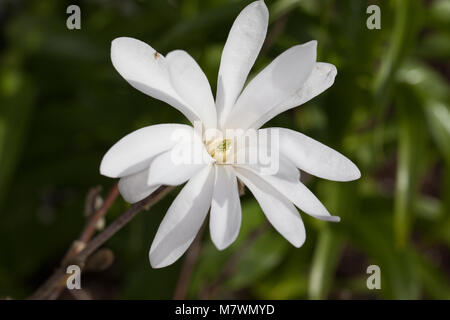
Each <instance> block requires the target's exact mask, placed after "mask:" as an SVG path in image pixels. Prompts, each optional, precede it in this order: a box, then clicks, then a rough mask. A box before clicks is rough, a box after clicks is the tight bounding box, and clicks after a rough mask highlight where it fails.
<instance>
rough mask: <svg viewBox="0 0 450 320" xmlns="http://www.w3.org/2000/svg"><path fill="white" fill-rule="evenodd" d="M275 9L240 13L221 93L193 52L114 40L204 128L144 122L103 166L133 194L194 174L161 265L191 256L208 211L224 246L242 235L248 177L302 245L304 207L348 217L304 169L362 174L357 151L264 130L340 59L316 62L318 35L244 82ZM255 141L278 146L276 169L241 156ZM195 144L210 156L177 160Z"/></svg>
mask: <svg viewBox="0 0 450 320" xmlns="http://www.w3.org/2000/svg"><path fill="white" fill-rule="evenodd" d="M268 16H269V15H268V10H267V7H266V5H265V4H264V1H255V2H253V3H251V4H250V5H248V6H247V7H246V8H244V9H243V10H242V12H241V13H240V14H239V16H238V17H237V18H236V20H235V21H234V24H233V26H232V28H231V31H230V33H229V36H228V39H227V41H226V43H225V47H224V49H223V52H222V58H221V62H220V69H219V76H218V82H217V83H218V84H217V94H216V99H215V101H214V98H213V95H212V92H211V88H210V85H209V82H208V80H207V78H206V76H205V74H204V73H203V72H202V70H201V68H200V67H199V66H198V64H197V63H196V62H195V61H194V59H193V58H192V57H191V56H190V55H189V54H188V53H187V52H185V51H182V50H175V51H172V52H169V53H168V54H167V55H166V56H165V57H164V56H163V55H162V54H160V53H158V52H157V51H155V49H153V48H152V47H151V46H149V45H148V44H146V43H144V42H141V41H139V40H136V39H132V38H117V39H115V40H114V41H113V42H112V46H111V59H112V63H113V65H114V67H115V68H116V70H117V71H118V72H119V73H120V75H121V76H122V77H123V78H124V79H125V80H126V81H128V83H129V84H131V85H132V86H133V87H134V88H136V89H138V90H140V91H142V92H143V93H145V94H147V95H149V96H151V97H154V98H156V99H159V100H162V101H164V102H166V103H168V104H170V105H171V106H173V107H175V108H176V109H178V110H179V111H180V112H181V113H183V114H184V115H185V116H186V118H187V119H188V120H189V121H190V122H191V123H192V124H196V125H195V126H194V127H199V130H196V129H195V128H194V127H193V126H189V125H185V124H159V125H153V126H148V127H144V128H141V129H139V130H137V131H134V132H132V133H130V134H129V135H127V136H125V137H124V138H122V139H121V140H120V141H119V142H117V143H116V144H115V145H114V146H113V147H112V148H111V149H110V150H109V151H108V152H107V153H106V155H105V156H104V158H103V160H102V163H101V166H100V172H101V174H103V175H105V176H108V177H112V178H120V181H119V190H120V193H121V194H122V196H123V197H124V199H125V200H126V201H128V202H130V203H134V202H137V201H140V200H142V199H144V198H145V197H147V196H148V195H150V194H151V193H152V192H154V191H155V190H156V189H157V188H159V187H160V186H161V185H173V186H175V185H180V184H183V183H185V182H186V181H187V183H186V185H185V186H184V187H183V189H182V190H181V192H180V193H179V194H178V196H177V197H176V199H175V200H174V201H173V203H172V205H171V206H170V208H169V209H168V212H167V214H166V215H165V217H164V219H163V220H162V222H161V224H160V226H159V229H158V231H157V234H156V236H155V238H154V240H153V243H152V245H151V248H150V253H149V257H150V263H151V265H152V267H154V268H161V267H165V266H167V265H170V264H172V263H174V262H175V261H176V260H177V259H178V258H180V256H181V255H183V253H184V252H185V251H186V250H187V248H188V247H189V246H190V244H191V243H192V241H193V240H194V238H195V236H196V234H197V232H198V231H199V229H200V227H201V225H202V224H203V222H204V220H205V218H206V216H207V214H208V211H209V212H210V218H209V229H210V234H211V239H212V241H213V243H214V244H215V246H216V247H217V248H218V249H219V250H223V249H225V248H226V247H228V246H229V245H230V244H231V243H233V241H234V240H235V239H236V237H237V235H238V233H239V229H240V226H241V204H240V199H239V192H238V179H239V180H240V181H242V182H243V183H244V184H245V185H246V186H247V188H248V189H249V190H250V191H251V193H252V194H253V195H254V197H255V198H256V200H257V201H258V203H259V205H260V207H261V209H262V211H263V212H264V214H265V215H266V217H267V219H268V220H269V221H270V223H271V224H272V225H273V226H274V228H275V229H276V230H277V231H278V232H279V233H280V234H281V235H282V236H283V237H285V238H286V239H287V240H288V241H289V242H290V243H292V244H293V245H294V246H296V247H300V246H301V245H302V244H303V243H304V241H305V228H304V225H303V222H302V219H301V217H300V214H299V213H298V211H297V209H296V207H298V208H299V209H300V210H302V211H303V212H305V213H307V214H309V215H311V216H313V217H316V218H318V219H322V220H328V221H339V217H335V216H331V215H330V213H329V212H328V211H327V209H326V208H325V207H324V206H323V205H322V203H321V202H320V201H319V200H318V199H317V198H316V197H315V196H314V195H313V194H312V193H311V191H309V190H308V188H307V187H306V186H305V185H304V184H302V183H301V182H300V171H299V169H301V170H303V171H306V172H308V173H310V174H312V175H314V176H317V177H320V178H324V179H329V180H335V181H350V180H354V179H358V178H359V177H360V172H359V170H358V168H357V167H356V166H355V165H354V164H353V163H352V162H351V161H350V160H348V159H347V158H346V157H344V156H343V155H341V154H340V153H338V152H337V151H334V150H333V149H331V148H329V147H327V146H325V145H323V144H321V143H320V142H318V141H315V140H313V139H311V138H309V137H307V136H305V135H303V134H301V133H299V132H296V131H293V130H290V129H284V128H265V129H260V127H261V126H262V125H263V124H265V123H266V122H267V121H269V120H270V119H272V118H273V117H275V116H276V115H278V114H280V113H281V112H283V111H286V110H288V109H291V108H293V107H296V106H299V105H301V104H303V103H305V102H307V101H308V100H310V99H312V98H313V97H315V96H317V95H318V94H320V93H321V92H323V91H324V90H326V89H327V88H329V87H330V86H331V85H332V84H333V82H334V78H335V76H336V73H337V71H336V68H335V67H334V66H333V65H332V64H329V63H323V62H316V47H317V42H316V41H310V42H308V43H305V44H302V45H296V46H293V47H291V48H289V49H288V50H286V51H285V52H283V53H282V54H280V55H279V56H278V57H277V58H275V59H274V60H273V61H272V62H271V63H270V64H269V65H268V66H267V67H266V68H265V69H263V70H262V71H261V72H260V73H259V74H257V75H256V77H254V78H253V79H252V80H251V81H250V82H249V83H248V84H247V85H246V86H245V87H244V84H245V82H246V79H247V76H248V74H249V72H250V70H251V68H252V66H253V64H254V62H255V60H256V57H257V55H258V53H259V51H260V50H261V47H262V45H263V42H264V39H265V37H266V32H267V25H268ZM230 129H234V130H241V132H242V131H244V132H247V131H253V132H255V133H256V134H257V135H258V137H259V136H262V135H263V134H265V135H273V136H276V137H277V139H276V141H275V143H274V142H273V140H271V143H270V144H268V145H266V146H265V147H261V144H260V143H259V142H257V143H256V144H253V145H251V146H247V145H244V146H242V147H236V146H235V140H233V139H229V138H228V135H227V134H225V132H226V131H227V130H230ZM208 132H214V134H207V133H208ZM275 146H276V151H274V150H273V148H275ZM255 147H256V149H258V148H262V149H264V150H266V151H267V150H269V151H273V152H271V155H270V157H271V159H272V160H273V159H275V158H276V159H277V166H276V170H275V171H273V170H272V171H270V172H269V173H267V172H264V170H263V168H262V167H263V166H262V165H261V164H259V163H258V162H256V163H247V162H245V161H244V162H235V161H234V160H235V159H234V156H235V155H236V154H242V153H243V152H249V151H250V150H252V149H254V148H255ZM175 150H177V152H175ZM193 150H195V151H193ZM180 151H181V152H180ZM192 152H196V153H199V154H201V155H202V156H201V157H200V159H201V160H198V159H197V160H196V161H186V159H185V158H186V157H185V156H183V159H184V160H183V161H177V159H178V156H177V155H180V154H184V155H186V154H190V153H192ZM180 158H181V156H180ZM190 159H192V157H191V158H190ZM231 159H233V160H231ZM178 160H180V159H178Z"/></svg>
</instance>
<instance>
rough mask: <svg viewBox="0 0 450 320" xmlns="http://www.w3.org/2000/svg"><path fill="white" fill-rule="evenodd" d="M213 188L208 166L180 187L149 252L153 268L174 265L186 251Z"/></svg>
mask: <svg viewBox="0 0 450 320" xmlns="http://www.w3.org/2000/svg"><path fill="white" fill-rule="evenodd" d="M213 186H214V167H213V166H208V167H206V168H204V169H203V170H202V171H200V172H199V173H198V174H197V175H196V176H194V177H193V178H192V179H191V180H189V182H188V183H187V184H186V185H185V186H184V188H183V189H182V190H181V192H180V193H179V194H178V196H177V197H176V198H175V200H174V201H173V203H172V205H171V206H170V208H169V210H168V211H167V213H166V215H165V217H164V219H163V221H162V222H161V224H160V226H159V228H158V232H157V233H156V236H155V239H154V240H153V243H152V246H151V248H150V253H149V258H150V264H151V265H152V267H153V268H162V267H165V266H168V265H170V264H172V263H174V262H175V261H176V260H178V258H180V257H181V255H182V254H183V253H184V252H185V251H186V250H187V248H188V247H189V246H190V244H191V243H192V241H193V240H194V238H195V236H196V235H197V232H198V230H199V229H200V227H201V225H202V223H203V221H204V220H205V217H206V215H207V213H208V209H209V207H210V205H211V198H212V193H213Z"/></svg>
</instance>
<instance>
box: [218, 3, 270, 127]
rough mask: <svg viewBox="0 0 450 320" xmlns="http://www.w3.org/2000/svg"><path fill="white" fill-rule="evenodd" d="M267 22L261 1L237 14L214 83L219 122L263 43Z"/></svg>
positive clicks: (231, 102) (266, 13)
mask: <svg viewBox="0 0 450 320" xmlns="http://www.w3.org/2000/svg"><path fill="white" fill-rule="evenodd" d="M268 20H269V11H268V10H267V7H266V5H265V3H264V1H255V2H252V3H251V4H249V5H248V6H247V7H245V8H244V9H243V10H242V11H241V13H240V14H239V15H238V17H237V18H236V20H235V21H234V23H233V26H232V27H231V30H230V33H229V35H228V39H227V41H226V43H225V47H224V48H223V52H222V58H221V61H220V69H219V77H218V80H217V97H216V104H217V112H218V115H219V120H222V121H223V120H224V119H225V117H226V115H227V114H228V112H229V111H230V110H231V108H232V107H233V105H234V103H235V102H236V99H237V97H238V96H239V94H240V93H241V91H242V88H243V86H244V83H245V80H246V79H247V76H248V73H249V72H250V69H251V68H252V66H253V64H254V63H255V60H256V57H257V56H258V53H259V51H260V50H261V47H262V45H263V43H264V39H265V37H266V33H267V25H268ZM222 123H223V122H222Z"/></svg>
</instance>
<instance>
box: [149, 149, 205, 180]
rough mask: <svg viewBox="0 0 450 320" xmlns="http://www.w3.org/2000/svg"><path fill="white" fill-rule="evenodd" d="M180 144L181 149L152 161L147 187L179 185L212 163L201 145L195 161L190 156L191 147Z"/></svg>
mask: <svg viewBox="0 0 450 320" xmlns="http://www.w3.org/2000/svg"><path fill="white" fill-rule="evenodd" d="M182 144H183V146H182V147H180V148H177V146H176V147H174V148H173V149H171V150H169V151H166V152H164V153H162V154H160V155H158V156H156V157H155V158H154V159H153V160H152V162H151V163H150V166H149V171H148V180H147V183H148V185H167V186H177V185H180V184H182V183H184V182H186V181H187V180H189V179H190V178H191V177H193V176H194V175H195V174H196V173H197V172H199V171H200V170H201V169H202V168H204V167H205V166H206V165H208V163H211V162H212V161H211V160H212V159H211V157H210V156H209V154H208V153H207V152H206V150H205V147H204V145H203V144H200V145H198V148H199V150H198V152H199V157H198V159H197V160H195V159H193V157H191V156H190V154H191V151H192V150H190V149H191V145H190V144H185V143H182ZM202 157H204V158H202ZM206 157H208V158H206Z"/></svg>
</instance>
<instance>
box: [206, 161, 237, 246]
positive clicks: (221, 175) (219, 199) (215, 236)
mask: <svg viewBox="0 0 450 320" xmlns="http://www.w3.org/2000/svg"><path fill="white" fill-rule="evenodd" d="M240 228H241V201H240V199H239V191H238V185H237V179H236V175H235V173H234V171H233V169H232V168H231V167H230V166H216V180H215V183H214V193H213V197H212V202H211V213H210V218H209V230H210V233H211V240H212V242H213V243H214V245H215V246H216V247H217V249H219V250H223V249H225V248H226V247H228V246H229V245H230V244H232V243H233V242H234V240H236V238H237V236H238V234H239V229H240Z"/></svg>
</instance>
